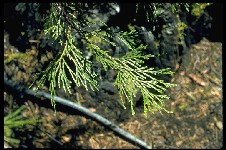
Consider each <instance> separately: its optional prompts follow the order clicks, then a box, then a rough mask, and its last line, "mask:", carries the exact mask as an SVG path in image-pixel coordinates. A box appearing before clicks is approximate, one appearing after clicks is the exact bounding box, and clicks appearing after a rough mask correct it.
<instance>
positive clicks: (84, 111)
mask: <svg viewBox="0 0 226 150" xmlns="http://www.w3.org/2000/svg"><path fill="white" fill-rule="evenodd" d="M4 87H6V88H9V89H12V90H13V91H14V92H16V93H19V97H20V98H23V97H24V95H30V96H36V97H39V98H40V97H44V98H47V99H51V95H50V94H48V93H46V92H43V91H37V93H36V92H35V91H33V90H29V89H26V88H25V87H24V86H19V85H15V83H13V82H12V81H11V80H8V79H7V78H6V77H4ZM53 98H54V100H55V101H56V103H58V104H61V105H64V106H67V107H70V108H73V109H75V110H77V111H79V112H81V113H82V114H84V115H85V116H86V117H89V118H90V119H92V120H94V121H97V122H98V123H100V124H101V125H104V126H106V127H108V128H109V129H110V130H112V131H114V132H115V133H117V134H118V135H120V136H121V137H123V138H124V139H126V140H127V141H128V142H130V143H132V144H134V145H137V146H139V147H140V148H145V149H151V146H149V145H148V144H147V143H146V142H144V141H142V140H140V139H138V138H136V137H135V136H133V135H132V134H130V133H128V132H127V131H125V130H123V129H121V128H120V127H118V126H117V125H116V124H114V123H112V122H111V121H109V120H107V119H106V118H104V117H102V116H100V115H98V114H97V113H93V112H91V111H90V110H89V109H87V108H85V107H83V106H81V105H78V104H76V103H74V102H72V101H70V100H67V99H64V98H61V97H58V96H54V97H53Z"/></svg>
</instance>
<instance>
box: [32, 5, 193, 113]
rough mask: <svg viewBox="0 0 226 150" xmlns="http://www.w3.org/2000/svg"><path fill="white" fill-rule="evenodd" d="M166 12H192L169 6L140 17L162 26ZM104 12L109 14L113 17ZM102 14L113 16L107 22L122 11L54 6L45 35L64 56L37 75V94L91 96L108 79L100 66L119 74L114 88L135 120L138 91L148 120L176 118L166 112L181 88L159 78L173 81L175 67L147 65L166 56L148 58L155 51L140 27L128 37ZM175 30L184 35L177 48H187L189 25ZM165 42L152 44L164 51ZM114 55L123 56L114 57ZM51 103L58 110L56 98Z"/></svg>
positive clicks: (132, 29)
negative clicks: (80, 90) (82, 91)
mask: <svg viewBox="0 0 226 150" xmlns="http://www.w3.org/2000/svg"><path fill="white" fill-rule="evenodd" d="M165 7H170V8H171V10H170V12H171V13H178V11H180V9H182V7H183V8H185V9H186V10H187V11H189V9H191V7H190V5H189V4H187V3H182V4H181V3H175V4H167V6H165V4H161V3H159V4H157V3H153V4H136V10H134V11H139V9H146V10H147V11H146V12H147V13H146V17H147V21H148V22H149V23H150V24H151V23H153V24H154V25H156V24H157V18H158V17H161V15H164V13H162V12H163V10H164V9H165ZM95 8H99V9H95ZM103 8H108V11H107V10H105V9H103ZM179 8H180V9H179ZM98 10H102V12H101V13H102V14H103V13H105V12H106V13H108V14H107V15H106V16H107V17H109V16H110V15H114V14H116V13H118V12H119V11H120V9H119V8H118V5H117V4H112V3H106V4H102V3H101V4H92V3H88V4H87V3H52V4H51V5H50V10H49V13H48V14H46V15H45V16H44V19H43V20H44V34H45V37H46V39H47V40H48V44H49V45H54V47H55V48H57V50H58V52H57V54H56V56H55V58H54V59H53V60H52V61H51V62H50V63H49V65H48V67H47V68H46V69H45V70H44V71H42V72H40V73H39V74H38V75H37V78H36V79H37V80H38V86H37V89H39V88H40V87H42V86H43V85H44V84H45V83H49V91H50V93H51V95H52V96H54V95H55V94H56V93H55V90H56V88H61V87H62V88H63V89H64V91H65V92H67V93H70V94H71V88H72V85H73V84H75V85H76V86H84V87H85V88H86V90H98V89H99V85H98V81H100V80H101V79H102V78H101V75H100V74H99V73H98V70H99V69H100V68H95V67H94V66H95V64H100V65H99V66H101V67H102V68H103V70H104V71H107V70H109V69H113V70H115V71H116V72H117V75H116V79H115V81H114V86H116V87H117V89H118V91H119V96H120V99H121V102H122V104H123V106H124V108H125V109H126V107H125V103H126V102H129V104H130V107H131V112H132V115H134V114H135V111H134V106H135V104H134V98H135V97H136V95H137V93H138V91H140V92H141V94H142V98H143V108H144V114H145V115H147V112H148V111H150V112H154V111H155V110H158V111H160V112H161V111H162V110H164V111H165V112H168V113H170V112H171V111H169V110H167V109H166V108H165V100H167V99H169V96H167V95H165V94H164V92H165V91H166V90H167V88H170V87H174V86H175V84H173V83H168V82H165V81H164V80H162V79H159V78H158V77H159V75H164V76H168V75H172V74H173V71H171V69H170V68H169V67H165V68H160V69H156V68H154V67H148V66H146V65H145V64H144V62H145V61H148V60H149V59H151V58H155V57H159V56H160V55H164V52H162V53H160V52H157V53H152V54H151V53H148V52H147V48H148V47H149V48H150V45H147V44H143V43H142V40H140V39H139V38H140V35H139V31H138V30H137V29H136V27H135V26H133V25H130V27H129V30H128V31H121V30H120V29H115V28H114V29H113V28H112V27H109V26H108V25H107V21H108V18H106V16H105V17H103V16H97V15H96V14H97V13H96V12H97V11H98ZM109 10H111V11H109ZM109 12H111V13H109ZM196 14H197V13H196ZM165 15H167V14H165ZM125 17H126V16H125ZM168 19H171V18H168ZM182 25H183V26H182ZM174 26H175V28H174V29H175V30H176V31H177V33H178V39H179V40H178V43H177V44H183V36H184V34H183V31H184V28H186V25H184V24H183V23H180V20H179V18H178V22H175V23H174V22H171V24H168V26H165V28H166V30H167V29H168V28H169V27H170V28H172V27H174ZM156 28H158V27H157V26H153V28H152V31H153V33H154V34H155V32H156ZM177 28H178V29H177ZM140 29H143V28H142V27H141V28H140ZM167 32H168V31H167ZM151 33H152V32H150V34H151ZM159 39H161V36H160V37H159ZM159 39H152V40H154V43H155V49H156V50H158V46H159V41H158V40H159ZM156 43H157V44H156ZM81 45H82V46H81ZM109 47H110V48H111V49H108V48H109ZM162 47H164V46H162ZM112 50H114V51H115V52H117V53H118V54H115V55H112V54H111V51H112ZM33 83H36V82H35V81H34V82H33ZM32 85H33V84H32ZM32 85H31V86H32ZM31 86H30V87H31ZM51 103H52V106H53V107H54V109H55V110H56V108H55V105H56V104H55V102H54V99H53V98H52V99H51Z"/></svg>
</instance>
